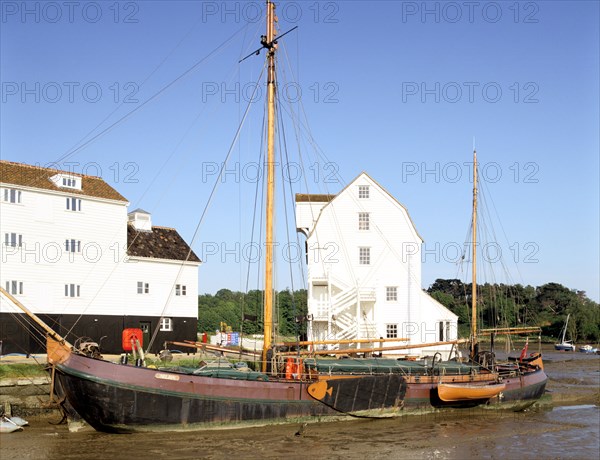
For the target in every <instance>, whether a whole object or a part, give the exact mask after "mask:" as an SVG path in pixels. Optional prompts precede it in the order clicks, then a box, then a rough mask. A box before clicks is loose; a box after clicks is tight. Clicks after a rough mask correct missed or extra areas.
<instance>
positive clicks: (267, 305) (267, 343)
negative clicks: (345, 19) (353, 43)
mask: <svg viewBox="0 0 600 460" xmlns="http://www.w3.org/2000/svg"><path fill="white" fill-rule="evenodd" d="M275 21H276V17H275V4H274V3H273V2H271V1H270V0H267V35H266V36H264V37H263V39H262V42H263V43H262V45H263V46H264V47H265V48H267V68H268V71H267V203H266V222H265V245H266V248H265V257H266V259H265V301H264V335H265V339H264V345H263V364H262V370H263V372H266V371H267V364H268V363H267V353H268V351H269V350H270V348H271V342H272V340H273V339H272V337H273V242H274V240H273V212H274V210H273V208H274V199H275V83H276V82H275V50H276V49H277V44H276V43H275V36H276V35H277V32H276V30H275Z"/></svg>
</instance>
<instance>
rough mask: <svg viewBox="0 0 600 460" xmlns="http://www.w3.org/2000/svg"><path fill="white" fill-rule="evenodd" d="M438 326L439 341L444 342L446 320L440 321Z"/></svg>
mask: <svg viewBox="0 0 600 460" xmlns="http://www.w3.org/2000/svg"><path fill="white" fill-rule="evenodd" d="M438 327H439V341H440V342H443V341H444V322H443V321H440V322H439V323H438Z"/></svg>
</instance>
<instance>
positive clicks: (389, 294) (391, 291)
mask: <svg viewBox="0 0 600 460" xmlns="http://www.w3.org/2000/svg"><path fill="white" fill-rule="evenodd" d="M385 300H386V301H387V302H397V301H398V287H397V286H387V287H386V288H385Z"/></svg>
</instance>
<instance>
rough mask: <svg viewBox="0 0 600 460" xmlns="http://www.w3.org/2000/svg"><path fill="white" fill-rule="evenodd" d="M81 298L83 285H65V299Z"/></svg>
mask: <svg viewBox="0 0 600 460" xmlns="http://www.w3.org/2000/svg"><path fill="white" fill-rule="evenodd" d="M80 296H81V285H79V284H65V297H80Z"/></svg>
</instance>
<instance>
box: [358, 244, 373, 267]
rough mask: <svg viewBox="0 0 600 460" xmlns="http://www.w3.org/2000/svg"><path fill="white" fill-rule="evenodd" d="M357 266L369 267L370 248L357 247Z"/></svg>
mask: <svg viewBox="0 0 600 460" xmlns="http://www.w3.org/2000/svg"><path fill="white" fill-rule="evenodd" d="M358 264H359V265H371V248H369V247H359V248H358Z"/></svg>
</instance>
